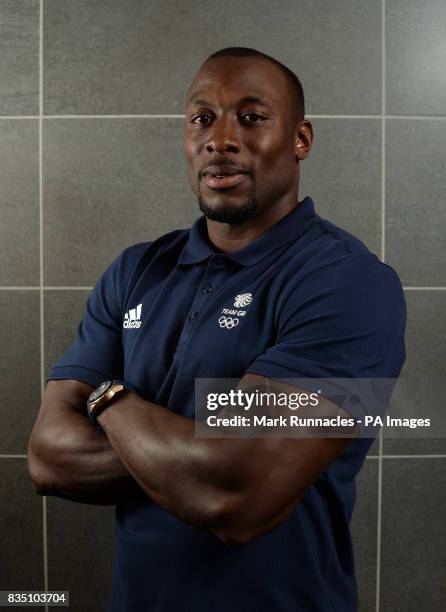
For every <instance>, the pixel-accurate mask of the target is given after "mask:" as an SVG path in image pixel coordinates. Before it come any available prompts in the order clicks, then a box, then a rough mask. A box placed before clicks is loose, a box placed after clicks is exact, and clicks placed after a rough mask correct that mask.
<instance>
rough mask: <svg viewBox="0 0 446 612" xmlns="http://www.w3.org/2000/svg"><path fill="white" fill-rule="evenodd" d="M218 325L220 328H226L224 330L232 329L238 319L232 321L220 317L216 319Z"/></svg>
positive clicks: (231, 319)
mask: <svg viewBox="0 0 446 612" xmlns="http://www.w3.org/2000/svg"><path fill="white" fill-rule="evenodd" d="M218 323H219V325H220V327H226V329H232V328H233V327H236V326H237V325H238V324H239V320H238V319H233V318H232V317H220V318H219V319H218Z"/></svg>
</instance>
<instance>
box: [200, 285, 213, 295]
mask: <svg viewBox="0 0 446 612" xmlns="http://www.w3.org/2000/svg"><path fill="white" fill-rule="evenodd" d="M211 291H212V287H211V286H210V285H207V286H206V287H203V289H202V290H201V292H202V293H210V292H211Z"/></svg>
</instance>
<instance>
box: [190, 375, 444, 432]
mask: <svg viewBox="0 0 446 612" xmlns="http://www.w3.org/2000/svg"><path fill="white" fill-rule="evenodd" d="M430 383H431V384H430V385H428V388H429V389H430V393H429V394H426V393H424V394H423V391H422V389H421V387H420V385H419V384H415V385H414V381H413V379H411V380H408V379H404V378H403V377H402V378H399V379H395V378H385V379H382V378H379V379H378V378H368V379H364V378H362V379H347V378H342V379H341V378H330V379H320V378H318V379H310V378H293V379H291V378H286V379H284V378H282V379H271V378H266V377H256V378H255V379H253V378H251V379H248V380H245V379H244V380H241V379H221V378H220V379H210V378H197V379H196V380H195V434H196V435H197V436H198V437H268V436H281V437H330V436H332V437H361V438H374V437H376V436H377V434H378V433H379V432H380V430H382V431H383V435H384V436H387V437H410V438H442V437H446V417H445V416H444V415H445V411H444V409H442V407H441V404H440V403H439V402H440V400H441V401H442V402H443V403H444V400H443V399H442V398H443V397H444V393H443V391H444V390H445V389H444V387H445V383H444V382H443V381H437V382H436V383H434V384H432V383H433V381H430ZM420 394H421V397H420ZM423 396H424V398H423Z"/></svg>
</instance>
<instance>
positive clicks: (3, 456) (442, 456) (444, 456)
mask: <svg viewBox="0 0 446 612" xmlns="http://www.w3.org/2000/svg"><path fill="white" fill-rule="evenodd" d="M27 457H28V455H14V454H8V453H5V454H0V459H26V458H27ZM373 459H375V460H377V459H383V460H387V459H446V454H444V453H438V454H431V455H422V454H420V455H382V456H381V457H380V456H379V455H367V457H366V460H367V461H369V460H373Z"/></svg>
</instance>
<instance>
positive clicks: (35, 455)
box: [28, 409, 141, 505]
mask: <svg viewBox="0 0 446 612" xmlns="http://www.w3.org/2000/svg"><path fill="white" fill-rule="evenodd" d="M28 470H29V473H30V475H31V478H32V481H33V485H34V489H35V490H36V492H37V493H40V494H43V495H54V496H57V497H62V498H64V499H69V500H72V501H78V502H82V503H87V504H101V505H103V504H117V503H119V502H120V501H121V500H124V499H126V498H128V497H129V495H132V494H135V493H141V489H140V487H139V486H138V484H137V483H136V482H135V480H134V478H132V476H131V475H130V474H129V473H128V471H127V469H126V468H125V467H124V465H123V463H122V461H121V460H120V459H119V457H118V455H117V454H116V452H115V451H114V449H113V447H112V446H111V445H110V443H109V441H108V439H107V436H106V435H105V434H104V433H103V432H99V431H96V429H95V428H94V427H93V426H92V425H91V423H90V422H89V420H88V419H87V418H86V417H85V416H84V415H83V414H80V413H78V412H76V411H74V410H71V411H70V412H69V413H68V409H67V411H66V413H65V414H64V418H63V421H62V420H61V423H60V425H57V426H53V427H52V429H50V430H47V433H46V439H45V440H42V439H40V440H38V439H37V440H34V439H33V437H31V439H30V443H29V446H28Z"/></svg>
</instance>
